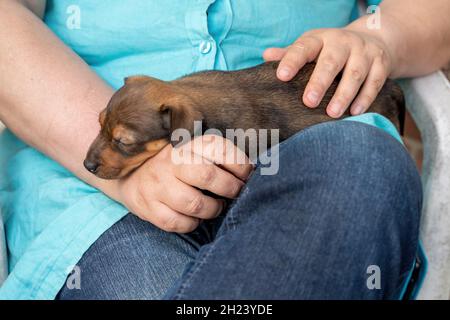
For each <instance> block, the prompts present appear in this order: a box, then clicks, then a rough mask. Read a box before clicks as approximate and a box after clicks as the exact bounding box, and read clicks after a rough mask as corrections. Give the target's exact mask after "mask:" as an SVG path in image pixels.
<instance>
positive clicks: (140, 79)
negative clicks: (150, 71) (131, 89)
mask: <svg viewBox="0 0 450 320" xmlns="http://www.w3.org/2000/svg"><path fill="white" fill-rule="evenodd" d="M150 79H151V78H150V77H148V76H130V77H126V78H125V79H124V80H123V82H124V83H125V84H133V83H139V82H146V81H148V80H150Z"/></svg>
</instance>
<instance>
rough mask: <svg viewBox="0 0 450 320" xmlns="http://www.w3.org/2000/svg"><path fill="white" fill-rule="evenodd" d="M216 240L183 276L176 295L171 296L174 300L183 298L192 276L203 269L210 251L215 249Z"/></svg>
mask: <svg viewBox="0 0 450 320" xmlns="http://www.w3.org/2000/svg"><path fill="white" fill-rule="evenodd" d="M217 240H218V239H216V240H215V242H212V243H211V244H210V245H209V248H207V249H206V250H205V252H204V253H203V254H202V257H201V259H200V260H198V261H196V262H195V263H194V265H193V266H192V268H191V269H190V270H189V271H188V272H187V274H186V275H185V281H183V282H182V283H181V285H180V287H179V288H178V290H177V291H176V293H175V294H174V296H173V299H174V300H181V299H182V298H183V295H184V293H185V291H186V289H187V287H188V286H189V285H190V284H191V282H192V278H193V277H194V275H196V274H197V273H198V272H199V270H200V269H201V268H202V267H203V265H204V264H205V262H206V259H208V258H209V256H210V255H211V253H212V249H214V247H215V243H216V241H217Z"/></svg>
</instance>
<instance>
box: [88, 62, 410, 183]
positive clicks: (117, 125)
mask: <svg viewBox="0 0 450 320" xmlns="http://www.w3.org/2000/svg"><path fill="white" fill-rule="evenodd" d="M314 65H315V64H314V63H310V64H307V65H306V66H305V67H303V69H302V70H301V71H300V72H299V74H297V76H296V77H295V78H294V79H293V80H291V81H289V82H287V83H286V82H282V81H280V80H278V79H277V77H276V69H277V67H278V62H268V63H264V64H262V65H259V66H256V67H253V68H249V69H245V70H239V71H231V72H225V71H205V72H199V73H195V74H192V75H188V76H185V77H182V78H180V79H177V80H174V81H169V82H165V81H161V80H158V79H155V78H151V77H147V76H133V77H129V78H126V79H125V85H124V86H123V87H122V88H120V89H119V90H118V91H117V92H116V93H115V94H114V95H113V97H112V98H111V101H110V102H109V103H108V106H107V107H106V109H105V110H104V111H102V112H101V114H100V125H101V131H100V133H99V134H98V136H97V138H96V139H95V141H94V142H93V143H92V145H91V147H90V149H89V151H88V153H87V156H86V160H85V161H84V165H85V167H86V169H87V170H89V171H90V172H92V173H94V174H95V175H97V176H98V177H100V178H104V179H117V178H121V177H124V176H126V175H127V174H129V173H130V172H131V171H133V170H134V169H136V168H138V167H139V166H140V165H141V164H142V163H144V162H145V161H146V160H147V159H149V158H151V157H153V156H154V155H156V154H157V153H158V152H159V151H160V150H161V149H162V148H164V147H165V146H166V145H167V144H168V143H170V137H171V133H172V132H173V131H174V130H175V129H178V128H184V129H187V130H189V131H190V132H191V134H194V121H202V127H203V129H208V128H215V129H218V130H220V131H221V132H222V133H223V134H225V130H226V129H237V128H239V129H244V130H247V129H249V128H254V129H256V130H258V129H279V138H280V141H282V140H285V139H287V138H288V137H290V136H291V135H293V134H295V133H296V132H298V131H300V130H302V129H305V128H307V127H309V126H312V125H315V124H318V123H322V122H326V121H330V120H335V119H332V118H330V117H329V116H328V115H327V114H326V111H325V109H326V106H327V105H328V103H329V101H330V99H331V97H332V96H333V94H334V92H335V91H336V88H337V85H338V83H339V79H340V76H338V77H337V78H336V80H335V81H334V82H333V84H332V86H331V87H330V89H329V90H328V91H327V93H326V95H325V97H324V98H323V100H322V102H321V103H320V105H319V106H318V107H317V108H314V109H311V108H307V107H306V106H304V105H303V104H302V101H301V98H300V97H302V95H303V91H304V90H305V87H306V84H307V82H308V80H309V78H310V76H311V73H312V71H313V69H314ZM404 110H405V103H404V98H403V94H402V91H401V89H400V88H399V86H398V85H396V84H395V83H394V82H393V81H391V80H388V81H387V82H386V83H385V85H384V86H383V88H382V89H381V92H380V94H379V95H378V97H377V99H376V100H375V102H374V103H373V104H372V106H371V107H370V109H369V110H368V111H369V112H377V113H379V114H381V115H384V116H385V117H387V118H388V119H389V120H391V121H392V122H393V123H394V124H395V125H396V126H397V128H400V124H401V123H402V119H403V117H404ZM349 115H350V114H349V111H348V110H347V112H346V113H345V114H344V115H343V117H347V116H349ZM400 129H401V128H400ZM269 147H270V146H269Z"/></svg>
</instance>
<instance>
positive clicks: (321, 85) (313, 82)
mask: <svg viewBox="0 0 450 320" xmlns="http://www.w3.org/2000/svg"><path fill="white" fill-rule="evenodd" d="M349 56H350V49H349V47H347V46H344V47H342V46H340V45H338V44H328V45H326V46H325V47H324V48H323V50H322V52H321V53H320V56H319V59H318V60H317V64H316V67H315V68H314V71H313V73H312V75H311V78H310V79H309V82H308V84H307V85H306V88H305V92H304V93H303V102H304V104H305V105H306V106H308V107H310V108H316V107H317V106H318V105H319V104H320V102H321V101H322V99H323V97H324V95H325V93H326V91H327V90H328V89H329V87H330V86H331V84H332V83H333V81H334V79H335V78H336V76H337V75H338V73H339V72H341V70H342V68H343V67H344V65H345V64H346V62H347V60H348V58H349Z"/></svg>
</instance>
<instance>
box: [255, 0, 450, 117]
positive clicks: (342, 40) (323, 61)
mask: <svg viewBox="0 0 450 320" xmlns="http://www.w3.org/2000/svg"><path fill="white" fill-rule="evenodd" d="M380 8H381V26H380V28H374V29H373V28H369V27H368V24H367V20H368V19H370V18H369V17H368V16H364V17H361V18H360V19H358V20H356V21H355V22H353V23H352V24H350V25H348V26H347V27H345V28H342V29H318V30H312V31H309V32H307V33H305V34H304V35H303V36H301V37H300V38H298V39H297V40H296V41H295V42H294V43H293V44H292V45H291V46H289V47H288V48H270V49H268V50H266V52H265V53H264V58H265V59H266V60H281V62H280V66H279V68H278V77H279V78H280V80H283V81H288V80H290V79H292V78H293V77H294V76H295V74H296V73H297V72H298V71H299V70H300V69H301V68H302V67H303V66H304V64H305V63H307V62H311V61H314V60H317V65H316V68H315V70H314V73H313V74H312V76H311V79H310V81H309V83H308V85H307V87H306V89H305V92H304V95H303V101H304V103H305V105H307V106H308V107H311V108H314V107H316V106H318V105H319V103H320V101H321V100H322V98H323V96H324V94H325V92H326V91H327V90H328V88H329V86H330V85H331V83H332V81H333V79H334V78H335V77H336V75H337V74H338V73H339V72H341V71H342V72H343V76H342V80H341V81H340V84H339V86H338V88H337V90H336V93H335V95H334V96H333V98H332V99H331V101H330V104H329V105H328V107H327V113H328V114H329V115H330V116H331V117H336V118H337V117H340V116H341V115H342V114H343V113H344V111H345V110H346V109H347V108H348V107H349V106H350V104H351V103H352V101H353V103H352V105H351V109H350V110H351V112H352V114H354V115H357V114H360V113H363V112H365V111H366V110H367V109H368V108H369V106H370V105H371V104H372V102H373V101H374V100H375V98H376V96H377V95H378V93H379V91H380V90H381V88H382V86H383V84H384V82H385V80H386V79H387V78H388V77H392V78H398V77H412V76H420V75H424V74H427V73H430V72H433V71H435V70H437V69H439V68H441V67H443V66H445V65H446V64H447V63H448V62H449V61H450V19H448V12H450V1H448V0H434V1H427V0H415V1H409V0H384V1H383V2H382V3H381V5H380Z"/></svg>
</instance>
